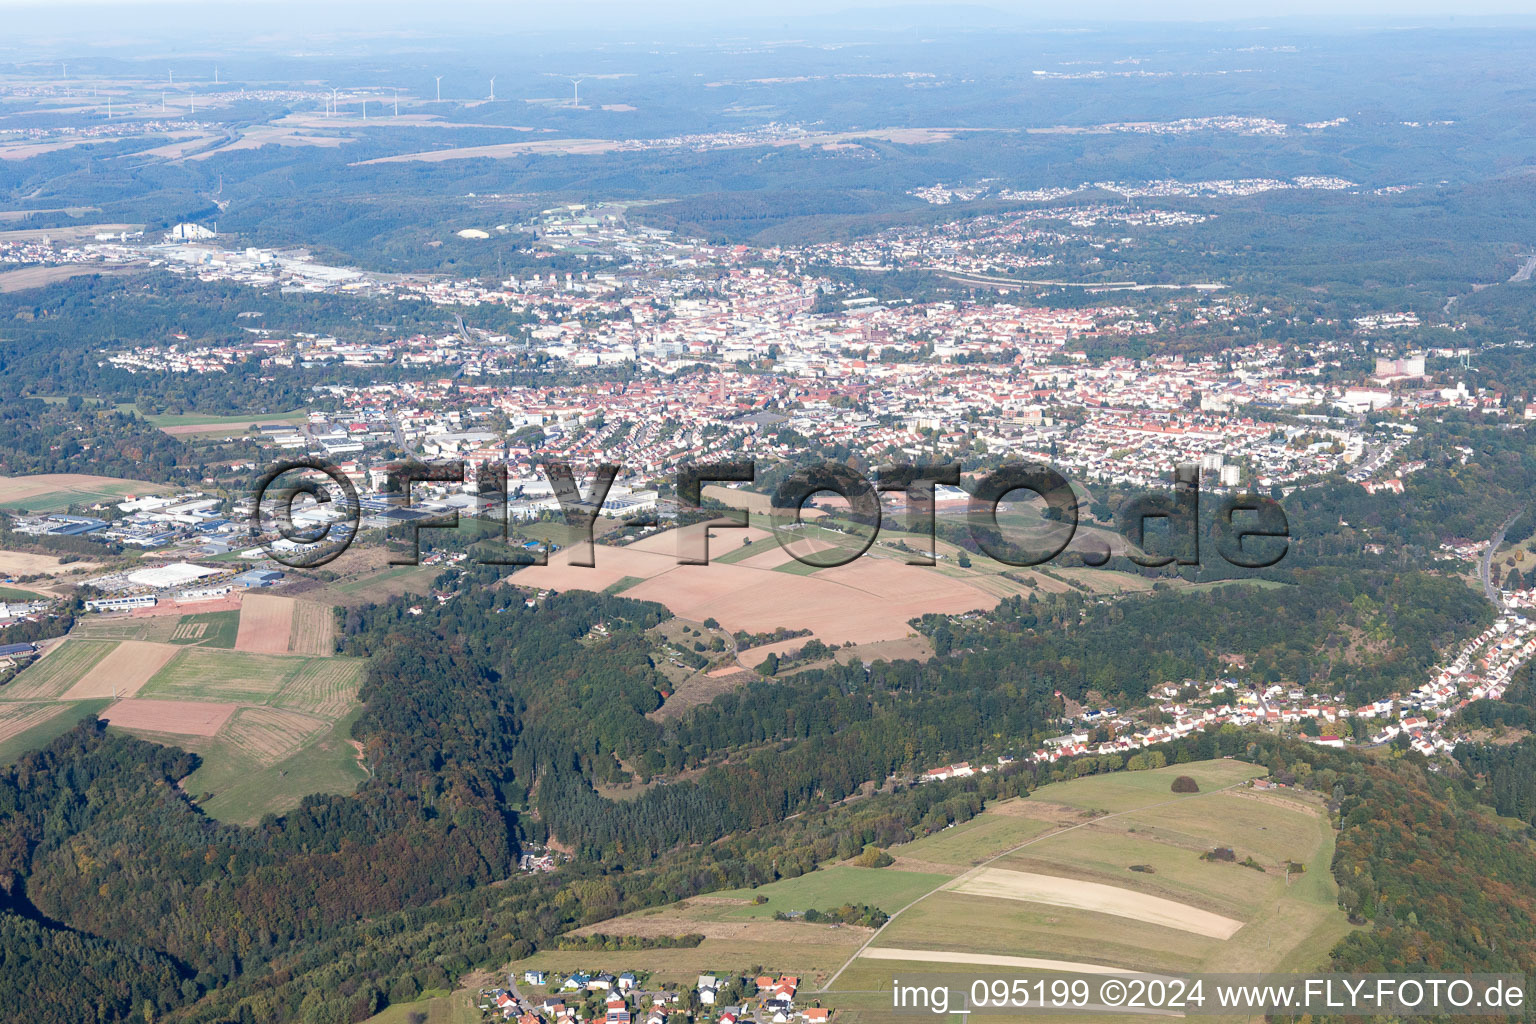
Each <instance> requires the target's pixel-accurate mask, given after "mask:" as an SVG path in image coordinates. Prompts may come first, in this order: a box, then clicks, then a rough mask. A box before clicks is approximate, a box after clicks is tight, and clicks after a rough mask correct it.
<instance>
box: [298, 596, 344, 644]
mask: <svg viewBox="0 0 1536 1024" xmlns="http://www.w3.org/2000/svg"><path fill="white" fill-rule="evenodd" d="M288 650H289V651H290V652H292V653H294V654H315V655H327V654H335V653H336V613H335V611H334V610H333V609H332V608H331V606H330V605H328V604H318V603H316V602H314V601H294V603H293V625H292V628H291V630H290V631H289V633H288Z"/></svg>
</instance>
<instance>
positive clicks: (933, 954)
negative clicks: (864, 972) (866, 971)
mask: <svg viewBox="0 0 1536 1024" xmlns="http://www.w3.org/2000/svg"><path fill="white" fill-rule="evenodd" d="M858 956H859V959H861V960H907V961H911V962H912V963H930V964H976V965H978V966H981V965H985V966H987V967H1024V968H1028V969H1029V970H1033V971H1061V972H1063V973H1067V974H1116V975H1121V976H1124V977H1131V976H1142V975H1145V974H1146V972H1145V971H1128V970H1126V969H1125V968H1123V967H1105V966H1104V965H1103V964H1085V963H1082V962H1080V961H1077V960H1042V959H1041V958H1040V957H1035V956H997V955H992V954H988V953H951V952H947V951H946V950H942V949H894V948H891V947H889V946H882V947H880V948H879V949H865V950H861V951H860V952H859V954H858Z"/></svg>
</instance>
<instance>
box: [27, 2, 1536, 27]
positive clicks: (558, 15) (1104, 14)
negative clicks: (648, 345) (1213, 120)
mask: <svg viewBox="0 0 1536 1024" xmlns="http://www.w3.org/2000/svg"><path fill="white" fill-rule="evenodd" d="M189 6H195V7H196V8H198V9H200V10H202V11H205V12H210V13H211V12H213V11H217V10H219V9H221V8H222V9H227V10H230V11H241V12H253V11H259V10H260V9H262V8H273V9H278V8H285V7H286V8H296V7H307V8H308V9H310V10H318V9H319V6H318V5H313V4H310V5H300V4H296V3H295V2H293V0H0V8H4V9H8V10H20V9H27V10H29V11H32V12H42V11H44V10H58V9H60V8H65V7H68V8H72V9H75V10H76V11H78V9H79V8H82V7H94V8H100V9H104V10H113V11H118V12H126V11H129V10H136V11H140V12H148V11H152V10H155V9H157V8H158V9H166V8H176V7H182V8H185V7H189ZM955 6H957V7H958V8H959V9H960V10H961V12H967V11H968V12H970V13H971V14H972V15H978V14H982V13H983V12H994V13H995V14H997V15H999V16H1002V17H1004V18H1026V19H1029V20H1035V19H1041V20H1049V21H1089V20H1130V21H1158V20H1179V19H1187V18H1199V19H1202V20H1222V21H1225V20H1242V21H1252V20H1254V19H1264V18H1288V17H1323V18H1340V17H1343V18H1359V17H1370V18H1386V19H1391V20H1398V19H1402V18H1413V17H1425V16H1430V17H1435V16H1439V17H1458V18H1461V17H1480V16H1489V15H1509V14H1514V15H1529V16H1533V17H1536V0H1241V2H1236V3H1234V2H1233V0H1155V2H1149V0H1076V2H1074V3H1072V4H1070V5H1066V6H1064V5H1063V4H1061V3H1060V0H989V2H985V3H976V4H958V5H955ZM323 7H324V8H325V9H328V10H331V11H336V10H341V9H351V10H353V11H357V12H371V13H372V15H373V17H375V18H377V19H379V20H390V19H392V18H393V17H394V16H396V15H397V14H400V15H404V14H411V13H414V14H416V15H422V16H430V15H431V14H432V13H433V12H436V13H437V14H438V15H439V16H441V15H443V14H463V15H472V14H477V13H482V12H483V13H485V14H487V15H490V14H493V13H494V15H498V16H501V17H509V18H526V19H530V20H534V21H539V22H554V21H557V20H558V21H563V22H568V23H571V24H573V25H574V24H578V23H580V22H582V21H586V22H587V23H588V24H589V25H590V24H592V21H593V19H602V20H605V21H606V20H607V19H609V18H612V17H620V18H622V19H623V20H625V21H644V20H646V19H655V20H658V21H669V22H670V21H678V20H694V19H696V20H701V21H721V20H745V21H762V20H772V19H773V18H775V17H782V16H788V17H793V18H803V17H812V18H814V17H817V16H825V15H828V14H829V13H833V14H838V13H843V12H851V11H858V10H871V11H872V10H875V9H885V10H901V9H906V10H908V11H921V12H922V13H923V14H924V20H934V21H939V20H942V18H943V16H944V13H943V12H944V9H945V5H944V4H939V3H933V2H932V0H769V2H766V3H757V4H751V5H732V4H721V3H718V2H706V0H659V2H658V0H649V2H647V0H639V2H635V0H629V2H623V0H571V2H568V3H564V4H548V3H528V2H526V0H522V2H517V0H514V2H508V3H499V4H492V3H488V2H486V0H438V2H437V3H432V4H421V3H406V2H401V0H329V2H327V3H325V4H324V5H323ZM71 16H72V17H78V13H76V14H72V15H71ZM960 16H961V17H962V18H963V17H964V16H965V15H964V13H962V14H961V15H960Z"/></svg>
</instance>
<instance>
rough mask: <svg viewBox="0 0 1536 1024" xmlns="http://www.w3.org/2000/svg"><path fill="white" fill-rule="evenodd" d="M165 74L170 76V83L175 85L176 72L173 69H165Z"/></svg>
mask: <svg viewBox="0 0 1536 1024" xmlns="http://www.w3.org/2000/svg"><path fill="white" fill-rule="evenodd" d="M166 74H167V75H170V76H171V84H172V85H175V84H176V72H174V71H166Z"/></svg>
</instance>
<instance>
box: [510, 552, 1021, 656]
mask: <svg viewBox="0 0 1536 1024" xmlns="http://www.w3.org/2000/svg"><path fill="white" fill-rule="evenodd" d="M696 529H698V530H702V529H703V527H698V528H696ZM711 533H712V534H713V536H712V537H711V538H710V545H709V546H710V554H711V561H710V564H708V565H679V564H678V562H677V552H678V545H679V541H680V539H681V538H680V537H679V535H678V531H669V532H666V533H661V534H657V535H655V536H652V537H646V538H644V539H643V540H639V541H636V542H635V543H633V544H630V545H628V546H625V547H607V546H604V545H601V544H599V545H597V549H596V552H595V556H594V561H595V562H596V565H595V566H594V567H590V568H589V567H585V566H573V565H571V564H570V554H569V552H566V551H562V552H559V553H557V554H556V555H554V556H553V557H552V558H551V559H550V561H549V565H547V566H533V567H530V568H527V569H523V570H521V571H519V572H518V573H517V574H516V575H515V576H513V577H512V580H513V582H514V583H516V584H517V585H519V586H525V587H536V588H539V589H555V590H569V589H578V590H592V591H603V590H606V589H608V588H610V587H613V586H615V585H623V587H624V596H626V597H632V598H635V599H636V600H642V601H657V602H660V603H661V604H664V605H666V606H667V607H668V608H669V609H671V610H672V612H673V613H674V614H676V615H679V616H681V617H682V618H685V619H692V620H694V621H703V620H704V619H707V618H714V619H716V620H718V621H719V622H720V624H721V625H722V626H724V627H725V628H726V629H727V630H730V631H736V630H745V631H747V632H749V633H770V632H772V631H773V630H775V629H777V628H778V627H780V626H785V627H788V628H791V629H809V630H811V631H812V636H814V637H815V638H816V639H819V640H821V641H822V642H823V643H827V644H841V643H845V642H850V641H851V642H854V643H874V642H878V641H889V640H900V639H905V638H908V637H909V635H910V634H912V632H913V630H912V628H911V627H910V626H909V625H908V624H907V623H908V620H909V619H912V618H915V617H917V616H919V615H922V614H924V613H925V612H936V613H947V614H959V613H962V612H968V611H975V610H980V609H985V608H991V607H993V606H994V605H995V604H996V603H997V600H998V599H997V596H996V595H992V594H988V593H985V592H983V591H982V590H979V589H977V588H975V587H972V586H970V585H968V584H966V583H965V582H963V581H961V580H957V579H952V578H949V577H946V576H943V575H939V574H935V573H933V572H932V571H931V570H927V569H924V568H920V567H916V566H909V565H903V564H902V563H901V562H899V561H897V560H895V559H893V558H886V557H876V556H874V555H870V556H866V557H864V558H860V559H857V560H855V561H854V562H851V563H849V564H848V565H843V566H838V567H835V568H824V569H817V568H816V567H814V566H808V565H804V564H802V563H800V562H797V561H795V560H794V559H792V558H790V557H789V556H788V555H787V554H785V553H784V552H782V551H780V550H778V545H777V543H776V542H775V541H774V540H773V539H772V537H771V536H770V534H769V533H768V531H766V530H763V529H761V528H759V527H757V526H753V527H749V528H746V529H717V530H712V531H711ZM802 533H803V536H804V537H805V538H806V539H807V540H809V541H811V542H814V543H812V544H811V545H810V546H811V547H814V548H817V549H818V550H825V548H823V547H822V546H821V543H822V542H823V541H824V540H826V538H824V537H823V536H822V534H826V535H827V537H834V536H837V535H836V534H835V533H832V532H830V531H822V530H820V529H819V528H818V527H814V526H812V527H807V529H806V531H802ZM813 534H814V535H813ZM743 541H746V542H748V544H749V545H752V546H753V549H754V552H755V553H752V554H749V555H747V556H746V557H742V558H740V559H739V560H734V561H728V560H722V556H723V557H724V558H725V559H729V558H730V556H731V555H732V554H734V553H736V552H737V551H738V549H742V548H743V544H742V542H743ZM826 543H827V544H828V545H830V543H831V542H830V541H829V540H827V541H826ZM759 545H760V546H759ZM770 563H771V564H770ZM769 573H772V575H766V574H769ZM631 578H639V579H640V580H642V581H643V582H640V583H633V584H632V583H631V582H630V580H631ZM807 639H809V638H807ZM802 642H803V641H802Z"/></svg>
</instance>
